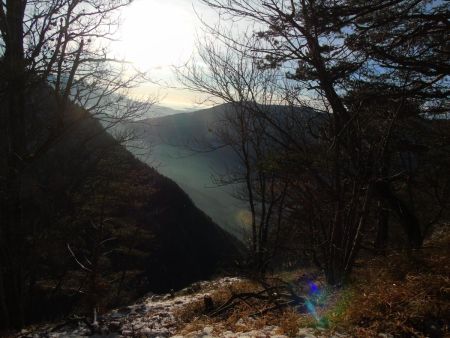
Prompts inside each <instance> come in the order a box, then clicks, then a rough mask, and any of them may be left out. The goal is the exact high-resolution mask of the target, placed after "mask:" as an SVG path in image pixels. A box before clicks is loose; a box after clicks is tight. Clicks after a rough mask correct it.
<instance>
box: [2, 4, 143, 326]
mask: <svg viewBox="0 0 450 338" xmlns="http://www.w3.org/2000/svg"><path fill="white" fill-rule="evenodd" d="M130 3H131V0H118V1H105V0H52V1H38V0H5V1H1V2H0V74H1V76H2V79H4V81H2V83H1V85H0V102H1V106H2V107H1V108H0V112H1V124H2V130H1V134H2V139H1V148H2V149H1V152H2V156H1V161H2V162H1V167H0V176H1V195H2V201H1V213H0V218H1V219H2V223H1V226H0V237H1V244H0V247H1V255H0V263H1V269H0V318H2V319H1V320H0V325H1V326H6V327H8V326H16V327H20V326H22V325H23V323H24V320H25V314H24V313H25V309H24V304H25V298H26V297H25V288H26V285H25V281H26V275H27V273H26V267H25V265H24V261H23V260H24V257H25V252H26V251H27V249H26V248H25V244H24V238H25V237H26V236H27V235H28V234H30V232H31V231H32V227H31V226H30V224H28V221H27V220H28V219H29V218H30V217H29V216H30V215H28V217H26V218H25V217H24V204H23V201H24V196H23V191H24V183H23V174H24V172H25V171H26V170H30V168H32V166H33V165H34V163H35V162H36V161H37V160H38V159H40V158H42V156H43V155H45V154H46V153H47V152H48V151H49V150H50V149H52V147H53V146H54V145H55V144H56V143H58V142H59V141H60V140H61V139H62V138H63V137H64V135H67V133H68V132H70V130H72V129H73V128H75V127H76V126H77V125H78V124H79V122H80V121H83V120H88V119H97V120H99V121H101V123H102V124H103V126H104V127H105V129H111V128H114V126H116V125H117V124H118V123H120V122H122V121H126V120H130V119H133V118H136V117H138V116H139V115H140V114H142V113H143V112H145V110H146V109H148V107H149V105H150V104H151V102H150V101H148V100H147V101H142V102H138V101H133V100H130V99H128V98H127V93H128V91H129V89H131V88H133V87H134V86H136V85H137V84H139V83H140V82H141V81H143V80H145V74H142V73H139V72H137V71H132V70H131V68H130V66H129V65H127V64H126V63H124V62H123V61H120V60H114V59H111V58H110V57H109V54H108V49H107V46H108V41H110V40H111V39H112V37H113V34H114V32H115V30H116V29H117V25H118V18H119V17H118V11H119V10H120V9H121V8H122V7H124V6H126V5H128V4H130ZM49 92H52V93H53V99H52V100H54V102H55V103H56V104H55V105H52V104H50V103H49V105H48V106H47V107H46V108H47V109H48V110H50V111H48V112H47V115H46V116H42V111H41V112H39V109H33V107H32V106H30V104H29V103H30V100H32V99H33V98H34V99H35V100H39V98H36V96H39V95H40V94H43V93H44V94H45V95H48V93H49ZM49 101H50V98H49ZM40 113H41V115H39V114H40ZM37 120H41V121H40V122H41V123H37V124H36V123H35V122H36V121H37ZM42 120H44V123H42ZM91 137H95V135H94V136H92V135H91Z"/></svg>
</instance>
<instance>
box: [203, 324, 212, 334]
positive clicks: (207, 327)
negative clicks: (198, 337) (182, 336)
mask: <svg viewBox="0 0 450 338" xmlns="http://www.w3.org/2000/svg"><path fill="white" fill-rule="evenodd" d="M213 331H214V328H213V327H212V326H206V327H205V328H204V329H203V332H204V333H205V334H206V335H210V334H211V333H212V332H213Z"/></svg>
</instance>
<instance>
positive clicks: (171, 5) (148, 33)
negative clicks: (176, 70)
mask: <svg viewBox="0 0 450 338" xmlns="http://www.w3.org/2000/svg"><path fill="white" fill-rule="evenodd" d="M190 9H191V8H190V4H189V2H188V1H183V0H170V1H168V0H137V1H135V2H134V3H133V4H132V5H131V6H130V7H128V8H126V9H125V10H124V12H123V14H122V26H121V28H120V31H119V39H120V42H119V43H118V44H116V46H115V47H114V49H115V52H116V53H117V54H119V55H121V56H122V57H124V58H126V59H127V60H128V61H130V62H132V63H133V64H134V65H135V66H137V67H138V68H140V69H141V70H152V69H160V68H163V67H166V66H170V65H180V64H183V63H184V62H186V61H187V59H188V58H189V56H190V55H191V53H192V50H193V45H194V36H195V29H194V23H193V19H192V13H190V12H189V11H190Z"/></svg>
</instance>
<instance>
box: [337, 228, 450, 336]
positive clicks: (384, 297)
mask: <svg viewBox="0 0 450 338" xmlns="http://www.w3.org/2000/svg"><path fill="white" fill-rule="evenodd" d="M445 234H446V235H445V236H441V237H439V238H438V239H435V240H433V241H431V242H428V243H426V244H425V246H424V249H422V250H420V251H417V252H414V253H410V254H409V255H407V254H406V253H391V254H389V255H388V256H386V257H383V258H377V259H373V260H371V261H369V262H368V263H367V264H366V266H365V267H364V269H360V270H358V271H355V273H354V276H353V284H352V285H351V286H350V287H349V288H348V289H347V291H346V292H347V293H348V297H347V299H346V300H345V301H343V311H341V312H340V313H339V315H338V316H336V318H334V319H333V320H332V321H333V322H334V323H335V324H336V325H339V326H342V327H344V328H345V329H346V330H347V331H353V333H354V334H355V335H356V336H358V337H362V336H363V337H371V336H376V335H377V334H378V333H380V332H383V333H391V334H393V335H395V336H396V337H446V336H449V335H450V330H449V320H450V268H449V265H450V255H449V250H448V248H449V247H450V246H449V245H450V237H449V236H448V234H449V231H446V232H445ZM344 298H345V297H344Z"/></svg>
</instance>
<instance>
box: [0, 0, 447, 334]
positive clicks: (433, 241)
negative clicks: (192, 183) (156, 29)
mask: <svg viewBox="0 0 450 338" xmlns="http://www.w3.org/2000/svg"><path fill="white" fill-rule="evenodd" d="M199 2H200V3H201V4H202V6H204V7H206V8H208V10H210V11H212V12H214V13H216V14H217V20H216V22H213V23H211V22H208V21H207V20H205V19H203V18H202V16H201V15H200V14H198V20H199V21H200V22H201V27H202V34H199V36H198V38H197V41H196V50H195V52H194V53H193V54H192V56H191V58H190V59H189V61H188V62H187V63H185V64H184V65H182V66H176V67H175V66H174V67H173V72H174V74H175V76H176V78H177V81H178V84H179V86H180V87H182V88H183V89H185V90H189V91H190V92H193V93H198V94H199V95H201V97H202V98H205V99H204V100H205V102H206V101H207V102H209V104H210V106H214V107H213V108H211V109H206V110H204V111H198V112H194V113H192V114H188V113H181V114H178V115H172V116H171V117H168V118H165V117H163V118H158V119H151V118H150V119H148V118H146V117H147V114H148V112H149V111H151V110H152V107H154V106H155V104H156V103H157V101H158V98H157V97H156V96H155V97H151V98H148V99H145V100H143V99H135V98H134V97H133V96H132V93H133V89H134V88H137V87H139V86H142V85H143V84H145V83H148V82H149V81H151V76H150V75H149V74H148V73H146V72H144V71H141V70H139V69H137V68H136V67H133V65H130V63H129V62H127V61H126V60H121V59H117V58H115V57H113V56H111V54H110V53H109V52H108V43H109V42H110V41H112V40H113V39H114V34H115V31H116V30H117V29H118V27H119V26H120V13H121V11H122V9H123V8H126V7H128V6H131V5H132V4H133V0H115V1H107V0H45V1H43V0H2V1H1V2H0V149H1V150H0V151H1V156H0V335H1V334H2V333H3V332H4V333H5V335H6V336H8V335H11V336H14V334H15V332H20V330H21V329H23V328H26V327H29V326H30V325H38V324H39V323H44V322H52V321H53V322H54V321H56V320H58V321H60V320H63V319H64V318H69V317H71V318H73V316H76V318H78V319H77V320H78V321H82V322H85V323H86V324H83V325H88V326H89V329H90V330H91V331H90V332H91V333H92V334H96V333H97V334H102V335H103V334H104V336H105V337H106V336H108V335H107V334H106V333H105V332H104V331H105V330H103V329H102V330H103V331H102V330H100V329H99V327H100V326H101V325H100V324H99V323H102V320H103V321H104V322H105V323H106V321H107V319H104V318H109V317H108V316H109V315H108V313H109V311H111V310H112V309H117V308H119V307H124V306H129V305H130V304H132V303H133V302H136V301H137V300H138V299H140V297H143V296H144V295H147V294H148V293H149V292H151V293H152V294H153V293H154V294H163V293H168V297H178V296H179V295H178V294H176V292H178V291H179V290H181V289H183V288H186V287H188V286H189V285H190V284H191V283H194V282H198V281H202V280H209V281H212V280H214V278H218V277H224V276H236V278H241V279H239V281H238V282H237V284H236V285H235V284H232V286H229V287H228V289H229V290H231V291H230V292H231V293H230V294H229V295H227V296H225V294H226V292H225V291H224V290H225V289H226V287H224V286H221V287H222V288H224V290H222V291H221V290H215V291H214V292H213V291H211V290H209V291H208V292H210V293H212V294H213V296H211V297H210V296H209V294H208V295H207V296H205V297H204V299H201V301H199V302H197V300H196V302H193V303H192V304H190V307H189V306H186V307H185V308H183V309H181V310H177V311H178V312H176V315H175V317H176V318H177V320H178V322H177V323H178V324H177V325H178V327H177V328H176V329H173V330H175V331H173V332H172V331H170V330H172V329H170V330H169V329H167V330H168V331H167V332H166V333H165V334H163V335H162V336H171V335H175V333H180V332H184V331H183V330H181V329H180V325H181V324H180V323H184V324H186V323H188V324H190V325H194V324H192V323H198V325H200V326H203V327H205V329H204V330H205V332H204V333H205V335H207V336H208V335H210V336H211V332H214V334H213V336H215V335H217V336H221V337H222V336H223V335H221V334H222V333H219V332H217V331H214V330H216V327H219V326H220V325H225V324H223V323H230V322H231V321H234V322H236V321H237V319H236V318H240V317H242V318H246V317H251V318H259V320H260V322H261V323H262V322H264V323H265V324H264V325H266V326H267V325H269V324H270V325H276V326H280V327H282V328H283V330H284V331H283V330H282V332H283V334H285V335H286V336H288V337H291V336H299V337H302V335H300V334H299V333H298V330H299V328H301V327H302V325H303V326H307V325H309V324H311V323H310V322H305V321H306V320H307V319H305V318H307V317H305V316H308V315H309V317H308V318H309V320H313V322H314V323H313V324H312V325H313V326H314V328H320V329H321V330H331V331H333V330H335V331H333V332H334V333H335V332H337V331H339V330H341V332H342V330H343V331H345V333H346V334H349V336H353V337H377V336H378V334H384V335H385V334H390V336H392V337H445V336H446V335H447V334H450V328H449V321H448V318H450V267H449V265H448V264H449V251H448V248H449V244H450V232H449V231H450V227H449V226H450V220H449V217H450V121H449V118H450V110H449V109H450V100H449V94H450V62H449V60H450V55H449V54H450V8H449V6H448V3H447V2H445V1H440V0H427V1H425V0H374V1H362V0H339V1H336V0H199ZM145 34H146V33H145V32H143V38H142V43H143V44H144V43H145ZM154 48H155V49H157V48H158V46H155V47H154ZM174 126H175V127H174ZM156 134H158V137H159V138H158V137H157V135H156ZM156 138H158V140H161V139H164V140H165V141H167V142H168V143H170V144H171V145H174V144H177V145H178V146H183V147H184V148H185V149H187V150H189V151H190V152H192V153H194V154H195V153H196V154H206V155H205V156H210V158H212V159H214V160H215V161H216V163H219V164H220V166H221V169H222V170H219V171H216V172H214V173H205V174H203V173H202V174H201V175H202V176H209V175H210V176H211V178H210V181H211V184H212V185H215V186H217V187H223V188H224V189H227V190H226V191H227V193H230V194H231V195H232V198H233V199H235V200H236V201H239V202H238V203H239V206H240V207H241V206H242V208H245V210H244V211H245V213H244V214H245V217H244V216H243V217H241V218H240V219H237V221H236V224H233V225H232V226H233V231H231V232H232V233H229V232H230V229H226V228H223V227H221V224H219V225H217V224H216V223H217V220H216V219H215V218H214V217H215V216H214V217H213V218H211V217H210V216H212V215H208V210H207V209H208V206H207V207H202V206H200V205H196V204H198V203H194V202H196V200H194V199H193V198H192V196H190V194H189V191H183V190H182V188H183V187H184V186H183V185H182V184H178V185H177V184H176V183H174V182H173V181H172V180H171V179H169V178H167V177H165V176H163V175H161V174H160V173H159V172H158V168H157V167H152V166H149V165H148V164H145V163H143V162H145V161H144V160H143V159H142V157H140V155H139V154H140V152H142V151H149V152H151V149H152V142H153V141H154V140H155V139H156ZM218 151H219V152H218ZM214 156H215V157H214ZM185 163H186V168H183V166H181V167H178V168H176V170H178V171H180V172H181V173H183V171H186V172H188V171H189V168H188V163H189V162H188V161H187V160H186V162H185ZM180 186H181V187H182V188H180ZM192 200H194V202H193V201H192ZM227 203H228V202H227ZM205 205H207V204H205ZM198 207H201V209H202V210H200V209H198ZM230 210H232V209H230ZM233 210H234V209H233ZM211 213H214V215H216V214H220V212H216V211H213V210H211ZM228 216H230V215H225V216H223V217H224V219H225V218H226V219H227V221H229V222H232V220H233V217H228ZM236 229H240V230H239V231H240V232H239V231H238V230H236ZM227 230H228V231H227ZM238 233H239V234H238ZM244 280H245V281H244ZM233 283H234V282H233ZM305 283H306V284H305ZM194 285H196V284H194ZM301 285H303V286H304V285H307V286H308V287H309V294H308V292H307V291H305V288H304V287H303V286H301ZM233 287H234V288H235V289H233V290H232V288H233ZM191 288H194V289H195V287H191ZM318 290H319V291H318ZM192 292H194V291H192ZM227 292H228V291H227ZM319 294H320V295H323V294H327V295H328V296H327V297H325V298H327V299H331V298H333V299H334V300H333V302H332V301H329V302H328V301H323V298H324V297H322V296H320V297H319V296H318V295H319ZM349 295H351V296H349ZM346 297H347V298H346ZM348 299H351V301H349V300H348ZM327 302H328V303H330V304H331V303H332V304H333V305H329V304H328V305H327V304H325V303H327ZM336 304H337V305H336ZM147 306H149V305H147ZM333 306H334V308H333ZM338 307H339V309H337V308H338ZM248 311H250V312H248ZM327 311H328V312H329V314H328V315H327V314H326V313H327ZM319 312H320V313H319ZM322 312H323V313H322ZM330 313H332V314H333V315H331V314H330ZM79 318H84V319H83V320H81V319H79ZM124 318H125V317H124ZM311 318H312V319H311ZM124 320H125V319H124ZM255 320H257V319H255ZM268 323H269V324H268ZM184 324H183V325H184ZM99 325H100V326H99ZM105 325H106V324H105ZM211 325H212V326H213V329H212V330H211V332H209V330H206V328H207V327H209V326H211ZM227 325H228V324H227ZM230 325H231V324H230ZM233 325H235V326H232V329H231V331H233V330H238V328H237V326H236V325H237V324H233ZM255 325H256V324H255ZM261 325H262V324H261ZM264 325H263V326H264ZM228 328H230V327H228ZM3 330H4V331H3ZM17 330H19V331H17ZM99 330H100V331H99ZM111 330H112V329H111ZM111 330H110V331H111ZM149 330H150V328H149ZM177 330H178V331H177ZM336 330H337V331H336ZM112 331H114V330H112ZM331 331H326V332H329V333H324V334H325V336H326V337H332V336H333V335H332V334H334V333H331ZM124 332H125V333H124ZM133 332H134V331H129V330H128V329H123V330H122V335H123V336H137V337H140V336H148V337H156V336H159V335H158V334H156V333H152V332H151V330H150V331H149V332H144V331H142V330H141V331H139V333H133ZM136 332H137V331H136ZM202 332H203V331H202ZM60 336H65V335H64V334H62V335H60ZM75 336H76V335H75ZM194 336H195V335H194ZM197 336H203V333H202V334H200V333H199V334H198V335H197ZM236 336H239V335H236ZM303 336H305V335H303ZM385 336H386V335H385ZM67 337H69V335H67ZM224 337H225V336H224Z"/></svg>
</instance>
